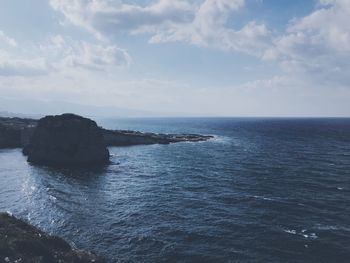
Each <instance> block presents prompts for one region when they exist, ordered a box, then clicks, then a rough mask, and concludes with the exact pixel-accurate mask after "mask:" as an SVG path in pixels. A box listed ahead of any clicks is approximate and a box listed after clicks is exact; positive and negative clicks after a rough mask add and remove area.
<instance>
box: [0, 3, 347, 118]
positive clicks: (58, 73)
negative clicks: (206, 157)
mask: <svg viewBox="0 0 350 263" xmlns="http://www.w3.org/2000/svg"><path fill="white" fill-rule="evenodd" d="M349 15H350V2H349V1H347V0H285V1H280V0H193V1H189V0H143V1H136V0H133V1H131V0H129V1H128V0H33V1H23V0H2V1H0V103H1V104H2V106H1V104H0V111H1V110H11V111H18V112H19V111H26V112H28V113H31V112H30V111H31V109H34V108H35V109H36V112H37V111H38V108H39V109H40V105H41V103H42V105H43V107H42V111H50V107H49V106H48V105H50V104H52V105H57V104H61V105H62V107H61V108H60V109H59V110H57V107H53V108H52V111H55V112H57V111H74V107H72V105H77V104H79V105H86V106H91V107H95V108H96V107H101V108H106V109H108V111H111V108H113V107H114V108H115V110H116V115H118V108H125V109H133V110H137V111H140V112H142V111H144V112H145V115H147V112H152V114H153V115H159V116H174V115H181V116H349V115H350V106H349V101H350V87H349V81H350V76H349V74H348V72H349V69H350V62H349V61H350V60H349V59H350V24H349V23H348V17H349ZM38 105H39V106H38ZM34 106H35V107H34ZM79 107H80V106H79ZM36 112H35V113H36ZM57 113H58V112H57ZM91 114H93V112H92V113H91ZM123 114H124V112H123Z"/></svg>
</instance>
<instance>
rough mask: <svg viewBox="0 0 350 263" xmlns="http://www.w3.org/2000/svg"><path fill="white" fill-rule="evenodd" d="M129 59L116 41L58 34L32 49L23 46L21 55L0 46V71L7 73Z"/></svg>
mask: <svg viewBox="0 0 350 263" xmlns="http://www.w3.org/2000/svg"><path fill="white" fill-rule="evenodd" d="M16 45H17V44H16ZM19 46H20V47H21V45H19ZM33 54H35V56H34V55H33ZM130 63H131V58H130V56H129V54H128V53H127V51H126V50H123V49H120V48H118V47H117V46H115V45H108V44H106V43H103V44H94V43H89V42H86V41H82V40H81V41H77V40H73V39H72V38H67V37H63V36H61V35H56V36H53V37H51V38H50V39H49V40H48V41H45V42H43V43H41V44H40V45H39V47H37V48H34V50H30V51H29V49H28V50H27V49H23V52H21V55H19V54H18V53H16V52H14V51H12V52H10V51H7V50H5V49H0V75H2V76H8V77H10V76H37V75H47V74H49V73H53V72H58V71H62V70H63V71H64V70H67V69H79V68H80V69H84V70H98V71H106V70H110V69H115V68H123V67H127V66H128V65H129V64H130Z"/></svg>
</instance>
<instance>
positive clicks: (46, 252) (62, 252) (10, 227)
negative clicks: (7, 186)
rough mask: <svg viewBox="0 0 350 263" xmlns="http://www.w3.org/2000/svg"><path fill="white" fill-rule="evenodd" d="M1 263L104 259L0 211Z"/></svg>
mask: <svg viewBox="0 0 350 263" xmlns="http://www.w3.org/2000/svg"><path fill="white" fill-rule="evenodd" d="M0 262H27V263H34V262H35V263H45V262H52V263H56V262H57V263H58V262H61V263H87V262H96V263H101V262H104V260H103V259H102V258H99V257H98V256H96V255H95V254H93V253H91V252H85V251H80V250H75V249H72V247H71V246H70V245H69V244H68V243H67V242H66V241H64V240H63V239H62V238H59V237H55V236H51V235H48V234H46V233H44V232H42V231H40V230H39V229H37V228H35V227H33V226H31V225H29V224H27V223H26V222H24V221H22V220H19V219H17V218H15V217H13V216H11V215H9V214H7V213H0Z"/></svg>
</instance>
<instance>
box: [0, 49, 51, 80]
mask: <svg viewBox="0 0 350 263" xmlns="http://www.w3.org/2000/svg"><path fill="white" fill-rule="evenodd" d="M47 72H48V65H47V62H46V60H45V59H44V58H34V59H26V58H17V57H13V56H11V55H9V54H8V53H6V52H4V51H2V50H0V76H37V75H44V74H47Z"/></svg>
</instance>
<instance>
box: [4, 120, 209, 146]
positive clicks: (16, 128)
mask: <svg viewBox="0 0 350 263" xmlns="http://www.w3.org/2000/svg"><path fill="white" fill-rule="evenodd" d="M37 125H38V120H34V119H23V118H2V117H0V149H1V148H23V147H25V146H27V145H28V143H29V139H30V138H31V136H32V135H33V133H34V131H35V129H36V126H37ZM99 129H100V130H101V132H102V135H103V138H104V142H105V144H106V145H107V146H131V145H149V144H169V143H176V142H199V141H206V140H209V139H211V138H213V136H209V135H200V134H158V133H143V132H138V131H127V130H107V129H104V128H101V127H99Z"/></svg>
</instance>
